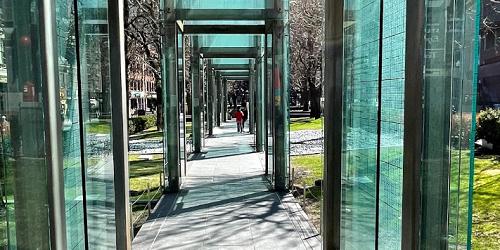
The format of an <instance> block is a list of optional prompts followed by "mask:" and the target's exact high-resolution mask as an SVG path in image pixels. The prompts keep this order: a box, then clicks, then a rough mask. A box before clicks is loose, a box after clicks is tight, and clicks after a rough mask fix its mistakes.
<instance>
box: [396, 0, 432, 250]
mask: <svg viewBox="0 0 500 250" xmlns="http://www.w3.org/2000/svg"><path fill="white" fill-rule="evenodd" d="M406 4H407V14H406V22H407V25H406V59H405V60H406V61H405V62H406V63H405V67H406V70H405V97H404V98H405V100H404V110H405V112H404V124H405V128H404V142H403V147H404V150H403V201H402V204H403V208H402V210H403V211H402V214H403V215H402V239H401V249H409V250H411V249H414V250H417V249H418V248H419V245H420V216H421V210H420V197H421V191H420V183H421V178H420V177H421V152H422V138H423V131H422V122H423V113H422V105H423V100H422V93H423V82H424V79H423V74H424V71H423V67H422V65H423V63H424V51H423V49H422V46H423V45H424V44H425V43H424V29H425V27H424V23H425V16H426V15H425V0H407V1H406Z"/></svg>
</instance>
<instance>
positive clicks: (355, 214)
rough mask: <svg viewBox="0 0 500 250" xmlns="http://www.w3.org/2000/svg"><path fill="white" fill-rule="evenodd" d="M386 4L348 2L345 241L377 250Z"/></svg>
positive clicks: (345, 75) (343, 178) (346, 244)
mask: <svg viewBox="0 0 500 250" xmlns="http://www.w3.org/2000/svg"><path fill="white" fill-rule="evenodd" d="M379 9H380V1H365V0H361V1H345V10H344V16H345V17H344V18H345V19H344V22H345V23H346V25H345V29H344V36H345V37H344V39H345V40H344V55H345V58H344V102H345V103H346V105H344V111H343V112H344V121H343V128H344V129H343V132H344V135H343V138H344V141H343V146H342V147H343V149H342V152H344V153H343V156H342V157H343V161H342V162H343V166H342V187H343V189H345V190H344V191H343V192H342V229H343V230H342V236H341V237H342V240H343V244H344V246H345V248H346V249H375V224H376V222H375V216H376V169H377V147H378V143H377V114H378V104H377V102H378V101H377V100H378V91H379V89H378V77H379V75H378V73H379V65H378V59H379V33H378V32H377V31H378V30H379V25H380V22H379V16H380V15H379Z"/></svg>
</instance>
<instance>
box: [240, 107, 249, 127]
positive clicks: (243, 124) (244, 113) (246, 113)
mask: <svg viewBox="0 0 500 250" xmlns="http://www.w3.org/2000/svg"><path fill="white" fill-rule="evenodd" d="M247 120H248V110H247V109H246V108H243V121H242V122H241V132H243V130H245V122H247Z"/></svg>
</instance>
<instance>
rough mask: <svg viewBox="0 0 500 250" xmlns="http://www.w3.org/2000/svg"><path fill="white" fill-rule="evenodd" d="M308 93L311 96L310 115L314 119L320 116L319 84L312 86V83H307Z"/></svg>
mask: <svg viewBox="0 0 500 250" xmlns="http://www.w3.org/2000/svg"><path fill="white" fill-rule="evenodd" d="M309 93H310V96H311V113H310V117H311V118H314V119H319V118H321V86H318V87H316V86H314V83H312V84H311V83H310V85H309Z"/></svg>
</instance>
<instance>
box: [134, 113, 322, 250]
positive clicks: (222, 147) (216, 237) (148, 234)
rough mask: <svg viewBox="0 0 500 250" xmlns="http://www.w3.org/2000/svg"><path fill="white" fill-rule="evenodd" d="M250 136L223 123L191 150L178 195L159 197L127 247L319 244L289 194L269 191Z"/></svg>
mask: <svg viewBox="0 0 500 250" xmlns="http://www.w3.org/2000/svg"><path fill="white" fill-rule="evenodd" d="M252 144H253V135H249V134H240V133H237V132H236V126H235V124H234V123H223V124H222V127H221V128H216V129H215V130H214V136H213V137H211V138H208V139H207V140H206V145H205V146H206V147H205V148H204V150H203V151H204V153H203V154H199V155H193V156H192V157H191V161H189V162H188V166H187V176H186V177H184V178H183V186H182V188H181V190H182V191H180V192H179V193H178V194H175V195H168V196H165V197H163V198H162V200H161V201H160V202H159V204H158V205H157V207H156V208H155V210H154V211H153V214H152V215H151V216H150V218H149V219H148V220H147V221H146V223H145V224H144V225H143V227H142V228H141V230H140V231H139V233H138V234H137V236H136V237H135V239H134V241H133V249H207V250H211V249H217V250H222V249H238V250H239V249H253V250H255V249H272V250H280V249H321V244H320V239H319V237H318V235H317V232H316V231H315V230H314V229H313V227H312V226H311V225H310V224H309V223H307V217H306V215H305V213H303V212H302V211H301V210H300V206H297V203H295V202H294V200H293V197H291V196H289V195H286V194H278V193H275V192H273V191H271V190H270V185H269V182H268V181H267V178H266V177H265V176H264V166H263V165H262V164H263V161H262V159H263V156H262V154H260V153H255V152H254V149H253V148H252V147H251V145H252Z"/></svg>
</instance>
